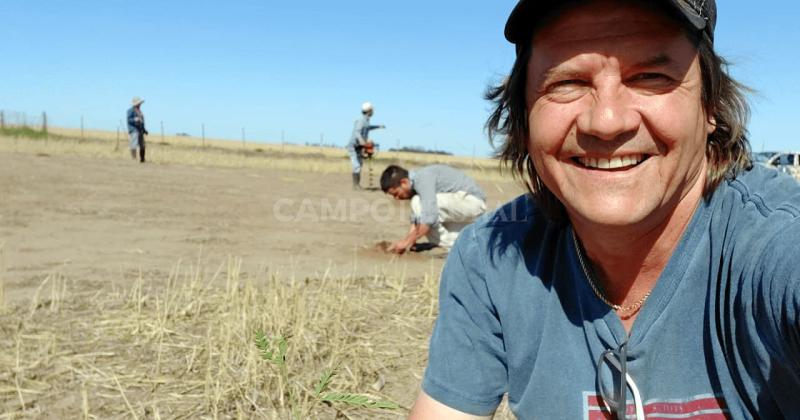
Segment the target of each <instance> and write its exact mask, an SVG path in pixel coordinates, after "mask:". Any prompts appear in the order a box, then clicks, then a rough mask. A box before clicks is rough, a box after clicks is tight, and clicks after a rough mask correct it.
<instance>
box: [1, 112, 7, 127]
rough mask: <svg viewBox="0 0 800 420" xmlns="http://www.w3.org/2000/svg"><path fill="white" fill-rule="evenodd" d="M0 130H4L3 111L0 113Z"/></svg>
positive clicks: (4, 117)
mask: <svg viewBox="0 0 800 420" xmlns="http://www.w3.org/2000/svg"><path fill="white" fill-rule="evenodd" d="M0 129H3V130H5V129H6V113H5V111H0Z"/></svg>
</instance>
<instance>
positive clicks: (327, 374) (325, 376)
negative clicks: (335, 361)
mask: <svg viewBox="0 0 800 420" xmlns="http://www.w3.org/2000/svg"><path fill="white" fill-rule="evenodd" d="M334 369H335V368H334ZM334 369H325V370H323V371H322V376H320V378H319V383H317V386H316V387H314V396H316V397H319V395H320V394H322V391H324V390H325V389H327V388H328V385H330V383H331V379H332V378H333V375H335V374H336V372H335V370H334Z"/></svg>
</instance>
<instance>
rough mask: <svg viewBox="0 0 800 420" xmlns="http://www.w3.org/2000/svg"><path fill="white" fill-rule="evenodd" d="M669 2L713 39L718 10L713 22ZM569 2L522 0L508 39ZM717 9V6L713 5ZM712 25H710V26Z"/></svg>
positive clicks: (677, 1)
mask: <svg viewBox="0 0 800 420" xmlns="http://www.w3.org/2000/svg"><path fill="white" fill-rule="evenodd" d="M666 3H667V4H669V5H670V6H672V8H673V9H674V10H675V11H676V12H678V13H680V16H681V17H684V18H685V19H686V21H687V22H688V23H689V24H691V25H692V27H694V28H695V29H697V30H698V31H705V32H706V33H707V34H708V35H710V36H711V37H712V39H713V29H714V23H715V22H716V10H712V13H713V15H712V16H710V17H709V19H711V22H710V23H709V21H708V20H707V19H706V18H704V17H702V16H700V15H698V14H697V12H695V11H694V10H693V9H692V8H691V7H690V6H688V5H687V4H685V3H684V2H682V1H681V0H667V1H666ZM565 4H568V2H564V1H563V0H561V1H559V0H522V1H520V2H519V3H517V5H516V6H515V7H514V10H512V11H511V14H510V15H509V16H508V20H507V21H506V27H505V30H504V34H505V37H506V39H507V40H508V41H509V42H511V43H512V44H519V43H521V42H524V41H526V40H527V38H528V37H530V36H531V31H532V30H533V26H534V25H536V24H538V23H539V21H540V20H541V18H543V17H544V16H546V15H547V13H548V12H550V11H551V10H552V9H553V8H555V7H559V6H562V7H563V6H564V5H565ZM712 8H713V9H716V8H715V7H712ZM709 25H710V27H709Z"/></svg>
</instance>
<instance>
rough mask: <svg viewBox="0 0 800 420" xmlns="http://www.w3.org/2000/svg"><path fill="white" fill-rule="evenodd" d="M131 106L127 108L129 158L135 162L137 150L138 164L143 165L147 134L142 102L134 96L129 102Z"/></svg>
mask: <svg viewBox="0 0 800 420" xmlns="http://www.w3.org/2000/svg"><path fill="white" fill-rule="evenodd" d="M131 103H132V104H133V106H131V107H130V108H128V118H127V121H128V135H129V136H130V149H131V157H132V158H133V159H134V160H136V150H137V149H138V150H139V162H141V163H144V136H145V135H147V134H149V133H148V132H147V130H146V129H145V128H144V114H142V104H143V103H144V100H143V99H141V98H139V97H138V96H134V97H133V100H131Z"/></svg>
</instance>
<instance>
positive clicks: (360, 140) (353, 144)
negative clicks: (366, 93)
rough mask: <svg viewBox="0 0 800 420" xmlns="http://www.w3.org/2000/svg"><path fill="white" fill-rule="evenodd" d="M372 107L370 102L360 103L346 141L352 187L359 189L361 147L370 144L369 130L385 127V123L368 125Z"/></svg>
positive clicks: (362, 158) (361, 159) (362, 157)
mask: <svg viewBox="0 0 800 420" xmlns="http://www.w3.org/2000/svg"><path fill="white" fill-rule="evenodd" d="M373 112H374V109H373V108H372V104H371V103H369V102H364V103H363V104H362V105H361V118H359V119H357V120H356V122H355V124H354V125H353V134H352V135H351V136H350V142H349V143H347V148H346V149H347V153H348V154H349V155H350V162H351V163H352V164H353V189H354V190H359V189H361V162H362V161H363V160H364V156H363V155H362V149H363V148H364V146H366V145H367V144H371V143H372V141H371V140H370V139H369V132H370V130H374V129H376V128H386V126H385V125H369V119H370V117H372V114H373Z"/></svg>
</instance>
